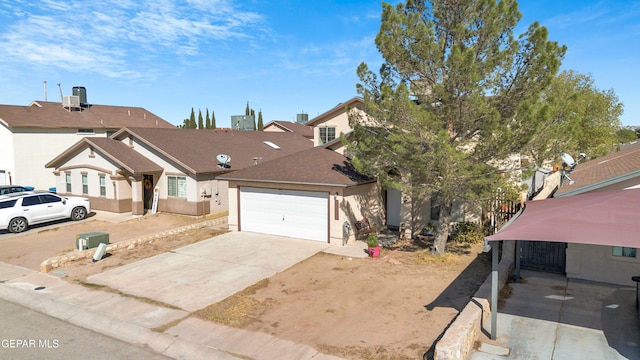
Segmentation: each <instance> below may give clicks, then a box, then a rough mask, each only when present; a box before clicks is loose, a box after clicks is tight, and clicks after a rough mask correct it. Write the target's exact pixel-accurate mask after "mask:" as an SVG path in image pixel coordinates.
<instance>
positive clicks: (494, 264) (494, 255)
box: [491, 241, 500, 340]
mask: <svg viewBox="0 0 640 360" xmlns="http://www.w3.org/2000/svg"><path fill="white" fill-rule="evenodd" d="M499 249H500V246H499V244H498V242H497V241H494V242H492V243H491V340H495V339H496V337H497V332H498V331H497V327H498V251H499Z"/></svg>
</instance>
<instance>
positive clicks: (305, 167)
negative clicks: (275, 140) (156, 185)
mask: <svg viewBox="0 0 640 360" xmlns="http://www.w3.org/2000/svg"><path fill="white" fill-rule="evenodd" d="M217 178H218V179H221V180H239V181H240V180H241V181H255V182H271V183H289V184H307V185H324V186H326V185H331V186H344V187H347V186H354V185H359V184H365V183H371V182H375V180H374V179H371V178H369V177H367V176H365V175H362V174H360V173H358V171H357V170H356V169H355V168H354V167H353V165H352V164H351V162H350V161H349V160H348V159H347V158H346V157H344V156H343V155H340V154H339V153H337V152H335V151H332V150H329V149H325V148H323V147H314V148H312V149H309V150H305V151H302V152H299V153H295V154H291V155H289V156H285V157H281V158H278V159H275V160H272V161H269V162H264V163H261V164H259V165H256V166H252V167H248V168H245V169H242V170H238V171H234V172H231V173H229V174H225V175H222V176H218V177H217Z"/></svg>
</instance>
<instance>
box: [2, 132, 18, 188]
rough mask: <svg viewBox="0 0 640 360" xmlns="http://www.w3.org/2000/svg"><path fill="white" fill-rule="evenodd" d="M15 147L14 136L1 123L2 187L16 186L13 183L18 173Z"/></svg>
mask: <svg viewBox="0 0 640 360" xmlns="http://www.w3.org/2000/svg"><path fill="white" fill-rule="evenodd" d="M13 147H14V145H13V134H12V133H11V130H9V129H8V128H7V127H6V126H5V125H4V123H2V121H0V185H9V184H16V182H15V181H13V180H14V179H13V176H14V174H15V173H16V169H15V161H14V149H13Z"/></svg>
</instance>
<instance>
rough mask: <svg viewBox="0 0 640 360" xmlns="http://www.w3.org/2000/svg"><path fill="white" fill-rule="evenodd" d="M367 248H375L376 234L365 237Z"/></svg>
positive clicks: (376, 244) (376, 242) (376, 243)
mask: <svg viewBox="0 0 640 360" xmlns="http://www.w3.org/2000/svg"><path fill="white" fill-rule="evenodd" d="M367 246H368V247H376V246H378V234H376V233H370V234H369V236H368V237H367Z"/></svg>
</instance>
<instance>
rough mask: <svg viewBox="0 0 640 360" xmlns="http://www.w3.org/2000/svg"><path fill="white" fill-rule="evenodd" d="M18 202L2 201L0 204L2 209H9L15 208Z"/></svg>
mask: <svg viewBox="0 0 640 360" xmlns="http://www.w3.org/2000/svg"><path fill="white" fill-rule="evenodd" d="M17 201H18V199H14V200H7V201H2V202H0V209H7V208H10V207H13V206H14V205H15V204H16V202H17Z"/></svg>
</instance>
